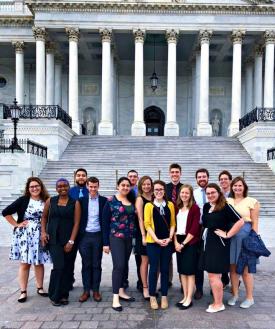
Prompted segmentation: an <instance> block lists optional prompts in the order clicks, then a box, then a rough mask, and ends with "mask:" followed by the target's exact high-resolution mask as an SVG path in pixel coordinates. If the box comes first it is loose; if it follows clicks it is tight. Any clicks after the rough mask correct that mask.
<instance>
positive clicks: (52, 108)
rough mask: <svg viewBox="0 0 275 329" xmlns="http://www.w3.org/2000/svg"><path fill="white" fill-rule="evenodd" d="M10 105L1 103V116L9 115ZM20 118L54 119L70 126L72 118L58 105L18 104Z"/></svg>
mask: <svg viewBox="0 0 275 329" xmlns="http://www.w3.org/2000/svg"><path fill="white" fill-rule="evenodd" d="M9 106H10V105H3V118H4V119H8V118H10V117H11V113H10V110H9ZM18 106H19V107H20V110H21V113H20V119H56V120H61V121H62V122H64V123H65V124H66V125H67V126H68V127H70V128H72V118H71V117H70V116H69V115H68V113H67V112H65V111H64V110H63V109H62V108H61V107H60V106H59V105H18Z"/></svg>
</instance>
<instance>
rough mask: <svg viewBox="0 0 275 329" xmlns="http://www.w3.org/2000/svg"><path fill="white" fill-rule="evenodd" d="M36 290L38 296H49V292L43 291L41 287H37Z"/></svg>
mask: <svg viewBox="0 0 275 329" xmlns="http://www.w3.org/2000/svg"><path fill="white" fill-rule="evenodd" d="M40 290H42V292H40ZM36 292H37V293H38V295H39V296H41V297H49V294H48V293H47V292H44V291H43V287H42V288H37V290H36Z"/></svg>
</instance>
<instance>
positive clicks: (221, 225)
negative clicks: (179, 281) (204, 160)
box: [200, 183, 244, 313]
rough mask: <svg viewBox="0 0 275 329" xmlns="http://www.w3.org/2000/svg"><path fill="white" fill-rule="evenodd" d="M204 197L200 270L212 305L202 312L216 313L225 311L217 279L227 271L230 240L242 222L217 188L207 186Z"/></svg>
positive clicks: (210, 185)
mask: <svg viewBox="0 0 275 329" xmlns="http://www.w3.org/2000/svg"><path fill="white" fill-rule="evenodd" d="M206 196H207V199H208V201H209V202H208V203H206V204H205V205H204V207H203V215H202V222H203V226H204V228H205V230H204V233H203V240H204V244H203V252H202V254H201V258H200V267H201V269H203V270H205V271H207V272H208V279H209V283H210V287H211V289H212V292H213V298H214V303H213V304H211V305H209V307H208V308H207V310H206V312H208V313H216V312H220V311H223V310H224V309H225V307H224V304H223V284H222V281H221V275H222V273H225V272H228V271H229V264H230V238H231V237H232V236H233V235H235V234H236V233H237V232H238V231H239V230H240V228H241V227H242V225H243V224H244V221H243V219H242V218H241V219H240V216H239V215H238V214H237V213H236V212H235V211H234V209H232V208H231V207H230V206H229V205H228V204H227V203H226V200H225V197H224V195H223V193H222V192H221V190H220V188H219V186H218V185H217V184H214V183H211V184H208V185H207V187H206Z"/></svg>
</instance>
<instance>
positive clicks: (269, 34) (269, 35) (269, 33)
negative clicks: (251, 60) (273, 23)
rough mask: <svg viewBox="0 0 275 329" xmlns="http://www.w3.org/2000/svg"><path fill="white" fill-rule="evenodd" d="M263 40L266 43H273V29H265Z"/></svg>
mask: <svg viewBox="0 0 275 329" xmlns="http://www.w3.org/2000/svg"><path fill="white" fill-rule="evenodd" d="M264 40H265V44H266V45H267V44H269V43H275V31H274V30H267V31H265V33H264Z"/></svg>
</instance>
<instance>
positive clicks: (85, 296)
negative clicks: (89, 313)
mask: <svg viewBox="0 0 275 329" xmlns="http://www.w3.org/2000/svg"><path fill="white" fill-rule="evenodd" d="M89 297H90V293H89V292H88V291H84V292H83V294H82V295H81V296H80V297H79V300H78V301H79V302H80V303H84V302H86V301H87V300H88V299H89Z"/></svg>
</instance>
